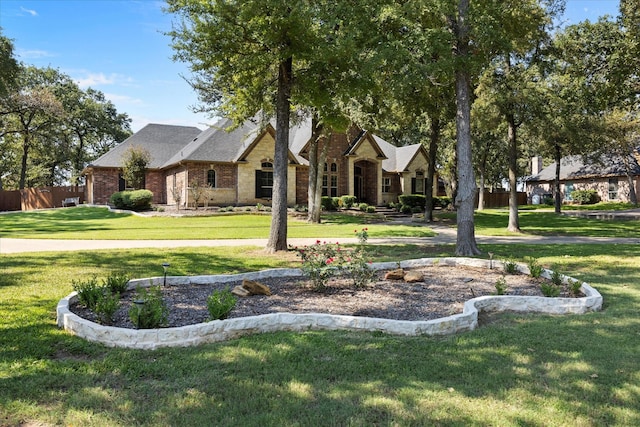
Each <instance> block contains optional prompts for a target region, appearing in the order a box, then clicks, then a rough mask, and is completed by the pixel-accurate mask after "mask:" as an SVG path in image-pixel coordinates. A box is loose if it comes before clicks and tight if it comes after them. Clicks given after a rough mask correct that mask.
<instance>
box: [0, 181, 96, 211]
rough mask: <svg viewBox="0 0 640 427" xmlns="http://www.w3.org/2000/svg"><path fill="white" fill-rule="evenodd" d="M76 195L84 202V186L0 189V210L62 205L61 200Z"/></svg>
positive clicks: (32, 208) (26, 209) (28, 209)
mask: <svg viewBox="0 0 640 427" xmlns="http://www.w3.org/2000/svg"><path fill="white" fill-rule="evenodd" d="M71 197H78V198H79V201H80V203H83V202H84V186H70V187H41V188H25V189H23V190H15V191H0V211H19V210H23V211H30V210H34V209H48V208H59V207H62V201H63V200H65V199H68V198H71Z"/></svg>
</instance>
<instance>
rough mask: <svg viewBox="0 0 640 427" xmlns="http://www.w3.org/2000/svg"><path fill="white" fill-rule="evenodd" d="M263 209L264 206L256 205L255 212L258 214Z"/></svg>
mask: <svg viewBox="0 0 640 427" xmlns="http://www.w3.org/2000/svg"><path fill="white" fill-rule="evenodd" d="M263 209H264V205H263V204H262V203H256V210H257V211H258V212H260V211H261V210H263Z"/></svg>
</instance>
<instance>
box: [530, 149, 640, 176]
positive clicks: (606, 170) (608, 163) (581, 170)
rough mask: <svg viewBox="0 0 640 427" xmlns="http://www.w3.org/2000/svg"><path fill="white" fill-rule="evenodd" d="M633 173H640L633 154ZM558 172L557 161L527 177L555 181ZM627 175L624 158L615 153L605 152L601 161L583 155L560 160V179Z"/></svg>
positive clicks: (630, 158)
mask: <svg viewBox="0 0 640 427" xmlns="http://www.w3.org/2000/svg"><path fill="white" fill-rule="evenodd" d="M629 160H630V162H631V170H632V174H633V175H640V165H638V162H637V161H636V159H635V158H634V157H633V156H629ZM555 174H556V162H553V163H552V164H550V165H549V166H547V167H546V168H544V169H542V170H541V171H540V173H538V174H537V175H533V176H529V177H527V178H525V181H528V182H538V181H553V180H554V179H555ZM624 175H626V172H625V168H624V164H623V162H622V158H620V156H617V155H615V154H603V155H602V156H601V157H600V161H599V162H593V163H585V162H584V160H583V158H582V156H567V157H563V158H562V159H561V160H560V180H561V181H567V180H571V179H588V178H606V177H613V176H624Z"/></svg>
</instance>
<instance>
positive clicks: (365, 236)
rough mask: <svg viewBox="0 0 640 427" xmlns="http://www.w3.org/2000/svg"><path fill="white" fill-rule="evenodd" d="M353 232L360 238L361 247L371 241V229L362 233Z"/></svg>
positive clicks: (363, 230)
mask: <svg viewBox="0 0 640 427" xmlns="http://www.w3.org/2000/svg"><path fill="white" fill-rule="evenodd" d="M353 232H354V233H356V237H357V238H358V241H359V242H360V244H361V245H364V244H365V243H367V239H369V229H368V228H366V227H365V228H363V229H362V230H360V231H358V230H353Z"/></svg>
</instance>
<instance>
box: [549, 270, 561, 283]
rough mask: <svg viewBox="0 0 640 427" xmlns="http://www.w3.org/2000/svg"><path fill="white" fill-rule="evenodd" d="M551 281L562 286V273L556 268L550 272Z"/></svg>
mask: <svg viewBox="0 0 640 427" xmlns="http://www.w3.org/2000/svg"><path fill="white" fill-rule="evenodd" d="M551 282H552V283H553V284H554V285H556V286H562V274H561V273H560V272H559V271H558V270H557V269H556V268H554V269H553V272H552V273H551Z"/></svg>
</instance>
